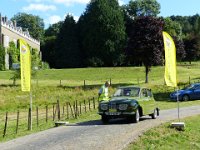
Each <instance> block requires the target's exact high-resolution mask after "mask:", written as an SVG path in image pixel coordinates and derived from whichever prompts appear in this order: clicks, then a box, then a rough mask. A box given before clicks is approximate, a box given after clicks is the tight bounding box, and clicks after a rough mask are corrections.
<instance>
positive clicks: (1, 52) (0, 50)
mask: <svg viewBox="0 0 200 150" xmlns="http://www.w3.org/2000/svg"><path fill="white" fill-rule="evenodd" d="M0 70H5V49H4V47H3V46H2V45H0Z"/></svg>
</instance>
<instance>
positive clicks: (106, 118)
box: [101, 115, 109, 123]
mask: <svg viewBox="0 0 200 150" xmlns="http://www.w3.org/2000/svg"><path fill="white" fill-rule="evenodd" d="M101 121H102V122H103V123H108V122H109V118H108V116H106V115H102V116H101Z"/></svg>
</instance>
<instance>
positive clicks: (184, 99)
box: [182, 95, 190, 101]
mask: <svg viewBox="0 0 200 150" xmlns="http://www.w3.org/2000/svg"><path fill="white" fill-rule="evenodd" d="M182 100H183V101H189V100H190V97H189V96H188V95H183V98H182Z"/></svg>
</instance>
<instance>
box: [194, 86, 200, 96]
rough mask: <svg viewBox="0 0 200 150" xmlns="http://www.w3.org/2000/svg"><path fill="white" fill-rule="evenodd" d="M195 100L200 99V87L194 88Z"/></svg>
mask: <svg viewBox="0 0 200 150" xmlns="http://www.w3.org/2000/svg"><path fill="white" fill-rule="evenodd" d="M193 94H194V99H200V85H199V86H196V87H195V88H194V93H193Z"/></svg>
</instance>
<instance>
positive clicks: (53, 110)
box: [53, 104, 55, 121]
mask: <svg viewBox="0 0 200 150" xmlns="http://www.w3.org/2000/svg"><path fill="white" fill-rule="evenodd" d="M54 109H55V106H54V104H53V121H54V120H55V112H54V111H55V110H54Z"/></svg>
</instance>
